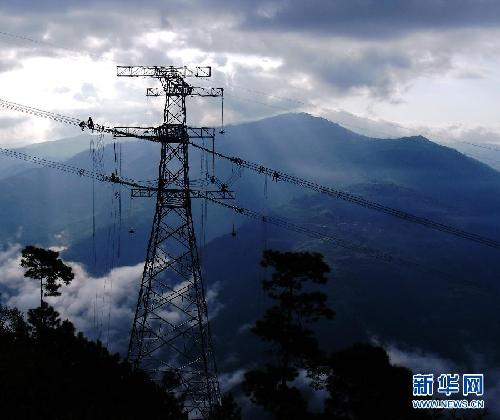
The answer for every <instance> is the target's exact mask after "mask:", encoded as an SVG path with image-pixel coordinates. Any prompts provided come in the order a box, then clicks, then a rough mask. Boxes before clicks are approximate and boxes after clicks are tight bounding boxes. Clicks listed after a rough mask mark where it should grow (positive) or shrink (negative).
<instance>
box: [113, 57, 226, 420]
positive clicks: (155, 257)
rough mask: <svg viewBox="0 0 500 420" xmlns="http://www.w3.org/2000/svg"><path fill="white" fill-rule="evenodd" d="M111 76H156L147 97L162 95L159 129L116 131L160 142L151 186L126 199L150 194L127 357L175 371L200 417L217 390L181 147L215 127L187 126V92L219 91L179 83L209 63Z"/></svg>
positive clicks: (158, 371) (124, 70) (193, 414)
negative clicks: (145, 244)
mask: <svg viewBox="0 0 500 420" xmlns="http://www.w3.org/2000/svg"><path fill="white" fill-rule="evenodd" d="M117 75H118V76H128V77H153V78H156V79H158V80H159V81H160V82H161V84H162V87H163V91H159V90H155V89H153V88H148V89H147V91H146V94H147V95H148V96H160V95H161V96H165V97H166V100H165V108H164V113H163V120H164V121H163V124H162V125H160V126H159V127H150V128H141V127H119V128H117V129H116V130H115V135H116V136H119V137H138V138H143V139H146V140H151V141H155V142H158V143H160V145H161V151H160V164H159V173H158V186H157V188H155V189H154V190H152V189H150V188H149V189H147V188H145V189H141V188H138V189H134V190H132V195H133V196H140V197H151V196H154V195H156V210H155V215H154V219H153V226H152V229H151V236H150V238H149V244H148V250H147V255H146V262H145V265H144V271H143V275H142V281H141V287H140V291H139V298H138V301H137V308H136V312H135V317H134V323H133V326H132V332H131V336H130V343H129V349H128V360H129V361H130V362H131V363H132V364H133V366H135V367H141V368H142V369H145V370H146V371H148V372H149V373H150V374H151V375H152V377H153V378H154V379H161V375H162V374H163V372H165V371H174V372H175V373H176V374H177V375H178V378H179V380H180V386H179V387H178V388H177V389H176V390H177V391H178V392H180V393H183V394H184V395H185V397H186V400H185V408H186V411H187V412H188V413H189V417H190V418H207V416H208V414H209V412H210V410H211V408H212V407H213V406H215V405H218V404H219V403H220V391H219V383H218V378H217V370H216V365H215V360H214V354H213V348H212V340H211V335H210V329H209V322H208V313H207V303H206V299H205V290H204V285H203V282H202V278H201V270H200V263H199V259H198V252H197V248H196V239H195V233H194V229H193V219H192V214H191V197H192V196H196V195H193V190H191V188H190V180H189V159H188V146H189V139H190V138H193V137H194V138H209V139H212V141H213V139H214V135H215V134H214V132H215V130H214V129H212V128H191V127H187V125H186V97H188V96H212V97H215V96H222V94H223V90H222V89H214V88H210V89H209V88H203V87H193V86H191V85H189V84H188V83H187V82H186V78H187V77H210V75H211V69H210V67H196V68H195V69H194V70H191V69H188V68H186V67H171V66H170V67H157V66H155V67H143V66H134V67H128V66H126V67H125V66H119V67H118V68H117ZM212 193H214V194H215V193H219V196H220V195H224V196H225V195H226V192H222V191H217V192H215V191H214V192H212ZM215 195H217V194H215ZM219 198H227V197H219Z"/></svg>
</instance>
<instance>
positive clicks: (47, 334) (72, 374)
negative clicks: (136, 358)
mask: <svg viewBox="0 0 500 420" xmlns="http://www.w3.org/2000/svg"><path fill="white" fill-rule="evenodd" d="M41 310H43V311H45V312H46V314H45V315H44V318H45V319H47V320H50V322H48V323H47V324H45V326H44V334H43V340H38V339H37V337H36V331H37V330H36V329H37V328H38V327H39V326H38V316H37V313H39V312H40V311H41ZM47 314H48V315H47ZM0 378H1V380H0V418H1V419H2V420H18V419H23V420H54V419H59V420H142V419H146V418H147V419H150V420H163V419H170V420H187V416H186V414H185V413H184V412H183V409H182V402H181V401H179V400H178V399H176V398H175V397H174V396H173V395H171V394H170V393H167V392H164V390H163V389H162V388H161V387H160V386H158V385H156V384H155V383H154V382H152V381H151V380H150V378H149V377H148V375H147V374H146V373H145V372H143V371H141V370H139V369H137V370H132V368H131V366H130V365H129V364H128V363H125V362H123V361H121V360H120V357H119V356H118V354H110V353H109V352H108V350H107V349H106V348H104V347H103V346H102V344H101V343H100V342H99V341H98V342H92V341H89V340H87V339H86V338H85V337H84V336H83V334H81V333H78V334H75V328H74V326H73V324H72V323H71V322H69V321H68V320H65V321H61V319H60V318H59V314H58V313H57V312H56V311H55V310H54V309H53V308H52V307H50V306H49V305H47V303H45V302H44V303H43V305H42V306H41V307H40V308H37V309H35V310H32V311H31V313H30V315H29V318H28V322H26V321H24V319H23V317H22V315H21V313H20V312H19V311H18V310H17V309H14V308H6V307H5V306H2V305H0Z"/></svg>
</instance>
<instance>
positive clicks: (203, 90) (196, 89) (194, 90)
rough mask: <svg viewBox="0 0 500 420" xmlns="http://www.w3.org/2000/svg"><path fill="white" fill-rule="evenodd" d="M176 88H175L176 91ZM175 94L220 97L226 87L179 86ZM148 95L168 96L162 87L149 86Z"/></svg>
mask: <svg viewBox="0 0 500 420" xmlns="http://www.w3.org/2000/svg"><path fill="white" fill-rule="evenodd" d="M175 90H176V89H174V92H175ZM175 95H185V96H203V97H214V98H215V97H219V96H224V88H212V87H203V86H190V89H184V91H182V88H179V91H178V92H175ZM146 96H166V93H165V91H164V90H162V89H160V88H153V87H148V88H146Z"/></svg>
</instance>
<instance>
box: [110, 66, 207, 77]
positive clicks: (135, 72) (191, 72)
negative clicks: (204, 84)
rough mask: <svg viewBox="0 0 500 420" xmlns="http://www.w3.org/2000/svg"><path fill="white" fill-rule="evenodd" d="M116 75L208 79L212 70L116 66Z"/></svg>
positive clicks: (205, 68) (201, 68) (198, 67)
mask: <svg viewBox="0 0 500 420" xmlns="http://www.w3.org/2000/svg"><path fill="white" fill-rule="evenodd" d="M116 75H117V76H121V77H155V78H157V79H162V78H163V79H164V78H171V77H182V78H185V77H210V76H211V75H212V68H211V67H209V66H205V67H200V66H197V67H187V66H182V67H174V66H117V68H116Z"/></svg>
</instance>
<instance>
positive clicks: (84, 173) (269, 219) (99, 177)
mask: <svg viewBox="0 0 500 420" xmlns="http://www.w3.org/2000/svg"><path fill="white" fill-rule="evenodd" d="M0 154H2V155H5V156H9V157H12V158H15V159H20V160H24V161H27V162H31V163H35V164H37V165H40V166H43V167H47V168H51V169H57V170H59V171H63V172H66V173H70V174H73V175H77V176H80V177H87V178H92V179H95V180H96V181H100V182H105V183H119V184H121V185H124V186H126V187H129V188H141V189H150V190H153V189H154V187H152V186H147V185H141V184H140V183H139V182H138V181H134V180H132V179H130V178H118V177H114V176H113V175H111V176H108V175H106V174H103V173H98V172H93V171H89V170H86V169H82V168H78V167H76V166H73V165H67V164H64V163H60V162H54V161H51V160H48V159H44V158H40V157H37V156H33V155H29V154H26V153H21V152H17V151H15V150H11V149H6V148H0ZM192 193H193V196H194V197H196V198H202V199H206V200H208V201H210V202H212V203H214V204H217V205H218V206H221V207H224V208H226V209H229V210H232V211H234V212H235V213H237V214H240V215H242V216H245V217H248V218H250V219H253V220H258V221H260V222H263V223H266V224H271V225H274V226H277V227H280V228H282V229H285V230H289V231H292V232H296V233H300V234H303V235H305V236H309V237H310V238H313V239H318V240H320V241H321V242H325V243H329V244H331V245H333V246H338V247H341V248H344V249H348V250H351V251H355V252H360V253H362V254H364V255H366V256H368V257H370V258H374V259H377V260H379V261H384V262H388V263H390V262H398V263H400V264H403V265H411V266H415V267H419V268H421V269H424V270H426V271H429V272H434V273H439V274H440V275H445V276H448V274H447V273H444V272H442V271H440V270H436V269H434V268H430V267H427V266H425V265H423V264H420V263H417V262H415V261H411V260H407V259H405V258H401V257H397V256H394V255H392V254H390V253H387V252H384V251H380V250H378V249H376V248H371V247H367V246H363V245H361V244H359V243H355V242H352V241H347V240H345V239H342V238H339V237H336V236H334V235H331V234H326V233H324V232H319V231H316V230H313V229H309V228H306V227H304V226H300V225H298V224H296V223H293V222H290V221H289V220H286V219H284V218H282V217H278V216H271V215H266V214H264V213H260V212H257V211H254V210H251V209H248V208H244V207H241V206H237V205H231V204H227V203H225V202H223V201H220V200H217V199H215V198H213V197H210V196H207V195H205V194H204V193H202V192H197V191H192Z"/></svg>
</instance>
